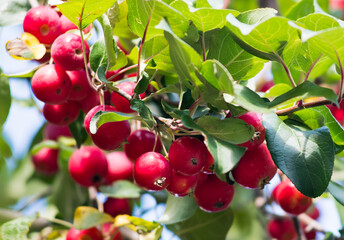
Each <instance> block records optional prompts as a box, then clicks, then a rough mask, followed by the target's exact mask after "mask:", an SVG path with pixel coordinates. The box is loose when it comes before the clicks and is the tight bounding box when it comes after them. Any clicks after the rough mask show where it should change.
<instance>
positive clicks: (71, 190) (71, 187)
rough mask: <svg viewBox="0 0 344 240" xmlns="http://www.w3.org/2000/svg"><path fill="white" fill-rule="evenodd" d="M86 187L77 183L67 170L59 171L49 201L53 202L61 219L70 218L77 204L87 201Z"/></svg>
mask: <svg viewBox="0 0 344 240" xmlns="http://www.w3.org/2000/svg"><path fill="white" fill-rule="evenodd" d="M88 199H89V197H88V191H87V188H84V187H81V186H80V185H78V184H77V183H76V182H75V181H74V180H73V179H72V178H71V177H70V175H69V172H63V171H61V172H59V174H58V175H57V176H56V178H55V182H54V184H53V194H52V196H51V199H50V202H51V203H53V204H55V205H56V207H57V209H58V210H59V213H60V215H61V217H62V218H63V219H67V220H72V219H73V217H74V211H75V209H76V208H77V207H78V206H81V205H84V204H86V203H87V201H88Z"/></svg>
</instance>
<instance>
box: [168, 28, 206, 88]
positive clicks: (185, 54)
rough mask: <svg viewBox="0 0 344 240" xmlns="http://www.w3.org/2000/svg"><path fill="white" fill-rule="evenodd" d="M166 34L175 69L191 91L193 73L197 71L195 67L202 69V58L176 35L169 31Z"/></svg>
mask: <svg viewBox="0 0 344 240" xmlns="http://www.w3.org/2000/svg"><path fill="white" fill-rule="evenodd" d="M164 33H165V38H166V39H167V41H168V43H169V46H170V57H171V60H172V63H173V65H174V68H175V70H176V72H177V74H178V76H179V78H180V79H181V81H182V83H183V84H184V85H185V86H186V87H187V88H189V89H191V88H192V83H193V78H192V77H191V73H192V72H194V71H195V66H196V67H199V68H200V67H201V56H200V55H199V54H198V53H197V52H196V51H195V50H194V49H193V48H192V47H191V46H190V45H188V44H186V43H185V42H184V41H182V40H181V39H179V38H178V37H177V36H175V35H174V34H171V33H170V32H168V31H165V32H164Z"/></svg>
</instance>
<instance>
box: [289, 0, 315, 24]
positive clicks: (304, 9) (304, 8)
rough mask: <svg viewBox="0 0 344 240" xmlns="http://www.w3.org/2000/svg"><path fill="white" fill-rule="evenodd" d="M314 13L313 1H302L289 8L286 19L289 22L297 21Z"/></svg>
mask: <svg viewBox="0 0 344 240" xmlns="http://www.w3.org/2000/svg"><path fill="white" fill-rule="evenodd" d="M315 2H316V1H315ZM314 11H315V6H314V0H302V1H299V2H298V3H297V4H295V5H293V6H292V7H291V9H290V10H289V11H288V13H287V14H286V17H287V18H289V19H291V20H297V19H298V18H301V17H304V16H306V15H308V14H310V13H314Z"/></svg>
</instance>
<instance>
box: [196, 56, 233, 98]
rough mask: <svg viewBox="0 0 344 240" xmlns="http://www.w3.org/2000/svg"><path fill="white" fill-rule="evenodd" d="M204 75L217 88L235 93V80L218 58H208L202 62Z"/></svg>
mask: <svg viewBox="0 0 344 240" xmlns="http://www.w3.org/2000/svg"><path fill="white" fill-rule="evenodd" d="M201 73H202V75H203V76H204V78H205V79H206V80H207V81H208V82H209V83H210V84H211V85H212V86H213V87H215V88H216V89H218V90H220V91H222V92H224V93H228V94H231V95H233V85H232V82H233V81H234V80H233V78H232V76H231V74H230V73H229V72H228V70H227V69H226V68H225V66H223V65H222V64H221V63H220V62H219V61H217V60H207V61H205V62H203V63H202V71H201Z"/></svg>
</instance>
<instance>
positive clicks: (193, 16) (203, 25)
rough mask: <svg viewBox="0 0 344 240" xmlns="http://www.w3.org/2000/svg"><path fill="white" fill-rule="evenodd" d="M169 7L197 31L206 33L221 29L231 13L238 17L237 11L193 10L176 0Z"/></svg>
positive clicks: (183, 2)
mask: <svg viewBox="0 0 344 240" xmlns="http://www.w3.org/2000/svg"><path fill="white" fill-rule="evenodd" d="M171 6H172V7H174V8H175V9H177V10H178V11H179V12H181V13H182V14H183V15H184V16H185V17H186V18H187V19H189V20H190V21H192V23H193V24H195V25H196V27H197V29H198V30H199V31H202V32H207V31H210V30H213V29H216V28H222V27H223V26H225V24H226V22H227V21H226V16H227V15H228V14H229V13H231V14H233V15H234V16H237V15H239V12H238V11H235V10H230V9H214V8H199V9H195V8H193V7H192V6H190V5H188V4H187V3H186V2H185V1H181V0H177V1H174V2H172V3H171Z"/></svg>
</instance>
